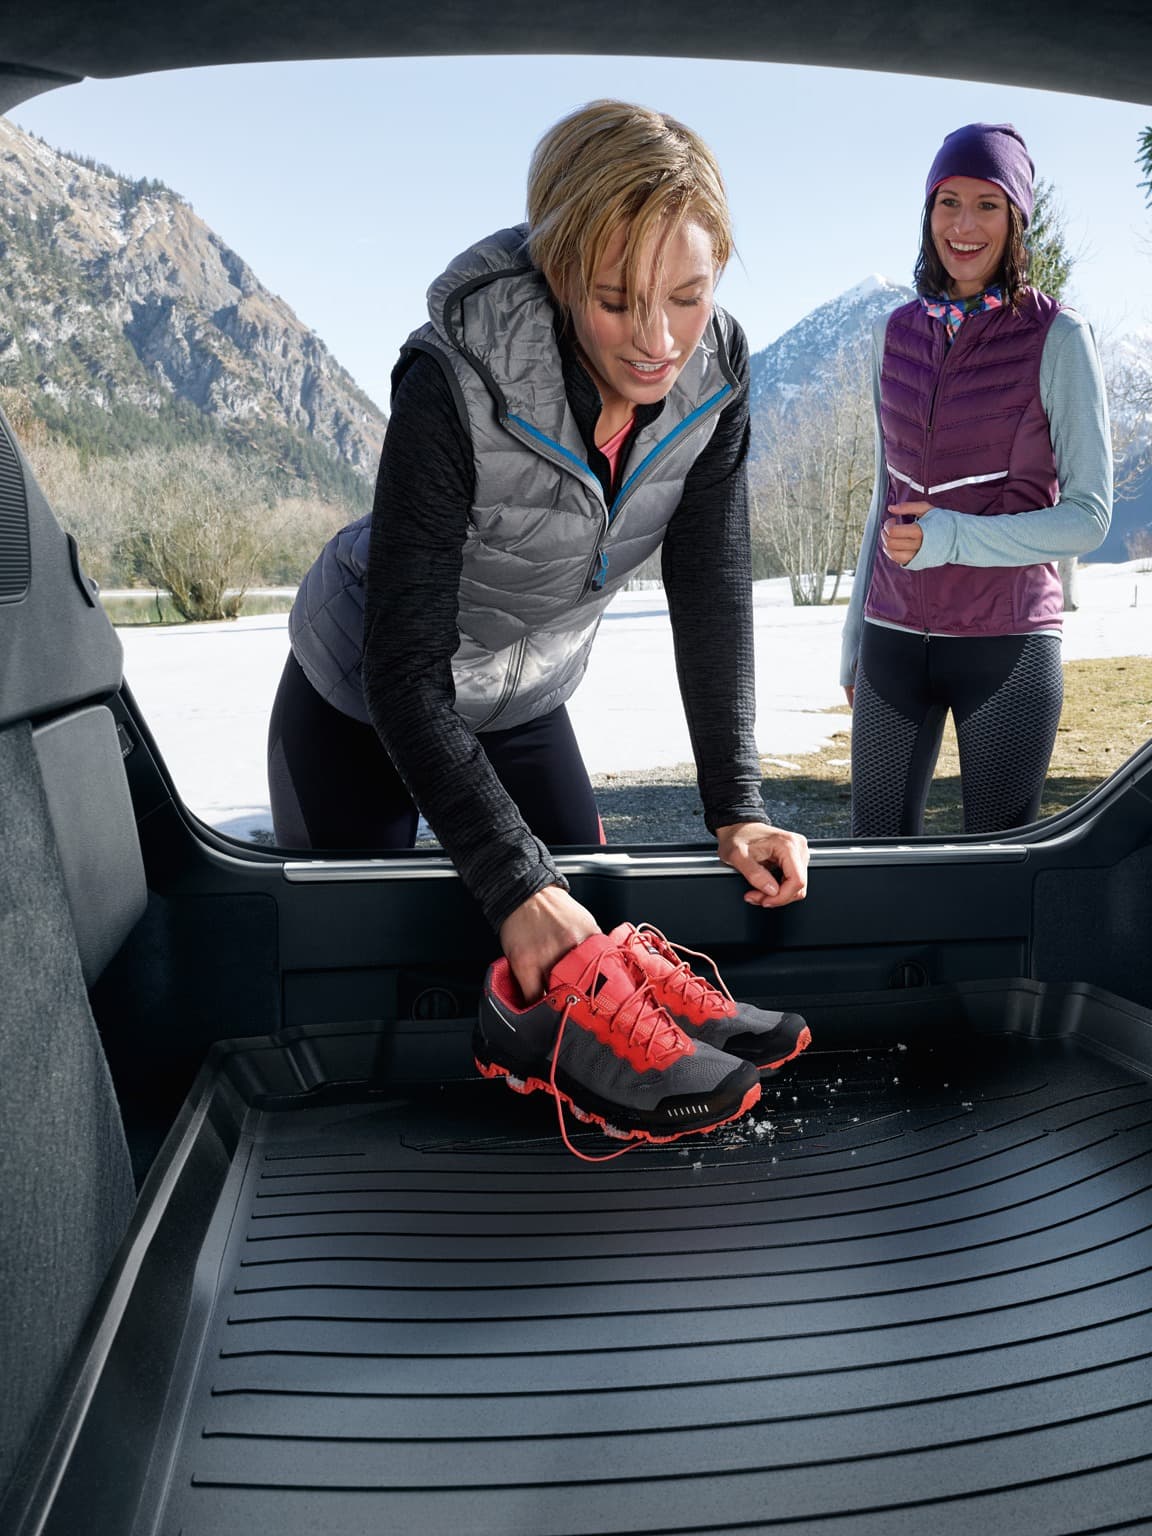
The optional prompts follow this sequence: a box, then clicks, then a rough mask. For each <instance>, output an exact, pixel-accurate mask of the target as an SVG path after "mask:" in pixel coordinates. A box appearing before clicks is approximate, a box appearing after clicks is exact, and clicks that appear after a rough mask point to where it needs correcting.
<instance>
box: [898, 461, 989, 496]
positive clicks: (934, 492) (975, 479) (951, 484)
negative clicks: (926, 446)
mask: <svg viewBox="0 0 1152 1536" xmlns="http://www.w3.org/2000/svg"><path fill="white" fill-rule="evenodd" d="M886 468H887V470H888V473H889V474H890V475H891V476H892V478H893V480H902V481H903V482H904V484H905V485H906V486H908V487H910V489H912V490H914V491H919V492H920V494H921V496H938V495H939V494H940V492H941V491H954V490H956V489H957V487H958V486H961V485H987V484H988V482H989V481H990V480H1007V478H1008V471H1007V470H1006V469H997V470H994V471H993V472H992V473H991V474H990V475H965V476H964V478H963V479H961V480H942V481H941V482H940V484H939V485H928V486H924V485H921V484H920V482H919V481H918V480H913V478H912V476H911V475H904V474H901V472H900V471H899V470H898V469H893V468H892V466H891V464H888V465H887V466H886Z"/></svg>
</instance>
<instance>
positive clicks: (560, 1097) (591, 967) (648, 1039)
mask: <svg viewBox="0 0 1152 1536" xmlns="http://www.w3.org/2000/svg"><path fill="white" fill-rule="evenodd" d="M615 953H616V954H618V955H619V956H620V958H621V959H622V960H623V961H624V962H625V963H626V964H627V966H628V969H629V971H630V972H631V973H632V974H633V976H634V977H638V978H639V979H638V980H637V985H636V990H635V992H633V993H632V995H631V996H630V997H627V998H625V999H624V1001H623V1002H622V1003H621V1004H619V1006H618V1007H617V1008H615V1009H614V1010H613V1011H612V1012H611V1013H609V1012H608V1011H607V1010H606V1009H600V1008H597V1006H596V993H595V991H594V990H593V988H594V987H595V984H596V977H597V975H598V974H599V973H600V971H601V969H602V966H601V960H602V956H600V955H596V956H595V957H594V958H593V959H592V960H591V961H590V962H589V964H588V966H587V967H586V969H585V970H584V971H583V972H582V974H581V976H580V978H579V981H578V982H577V983H576V985H577V986H579V987H580V989H581V991H583V992H584V994H585V996H586V997H587V998H588V1000H589V1002H588V1006H589V1008H590V1009H591V1011H592V1012H593V1013H599V1014H601V1015H602V1017H604V1018H605V1019H606V1020H607V1022H608V1027H609V1028H610V1029H624V1030H627V1032H628V1043H629V1045H630V1046H635V1047H637V1048H639V1049H641V1050H643V1052H644V1055H645V1056H646V1058H647V1059H648V1060H649V1061H651V1062H652V1064H653V1065H654V1066H660V1065H661V1061H662V1060H663V1059H666V1058H667V1057H669V1056H671V1055H679V1054H681V1053H682V1052H683V1049H684V1046H685V1044H686V1043H687V1037H686V1036H685V1034H684V1031H683V1030H682V1029H681V1028H680V1026H679V1025H678V1024H676V1023H675V1022H674V1021H673V1020H672V1019H670V1018H669V1017H668V1015H667V1014H666V1013H665V1011H664V1009H663V1008H662V1007H661V1006H660V1004H659V1003H658V1002H657V1001H656V999H655V998H654V997H653V996H652V990H651V983H650V982H649V981H648V978H647V977H646V976H645V975H644V973H643V970H642V968H641V966H640V964H639V962H638V961H636V960H633V959H632V957H631V956H630V955H629V954H628V953H627V951H626V950H623V949H620V950H617V951H616V952H615ZM579 1001H580V998H579V996H578V995H577V994H576V993H574V992H570V993H569V994H568V996H567V998H566V999H565V1002H564V1011H563V1013H562V1014H561V1015H560V1027H559V1029H557V1031H556V1044H555V1045H554V1046H553V1047H552V1064H551V1069H550V1071H549V1073H548V1082H549V1086H550V1087H551V1089H552V1097H553V1099H554V1100H555V1102H556V1118H557V1122H558V1123H559V1126H560V1138H561V1140H562V1141H563V1143H564V1145H565V1146H566V1147H567V1149H568V1151H569V1152H571V1154H572V1156H573V1157H578V1158H579V1159H580V1161H581V1162H583V1163H610V1162H612V1161H613V1160H614V1159H615V1158H617V1157H623V1156H624V1154H625V1152H632V1151H634V1150H635V1148H636V1147H639V1146H643V1145H644V1142H645V1140H646V1138H645V1137H643V1136H637V1137H634V1139H633V1140H632V1141H630V1142H629V1143H628V1144H627V1146H623V1147H620V1148H618V1149H617V1151H615V1152H604V1153H602V1154H601V1155H600V1156H598V1157H593V1156H590V1155H589V1154H588V1153H587V1152H581V1151H580V1149H579V1148H578V1147H576V1146H574V1145H573V1143H572V1139H571V1137H570V1136H569V1135H568V1127H567V1125H566V1123H565V1120H564V1097H565V1096H564V1094H563V1092H562V1090H561V1089H560V1088H559V1087H558V1086H557V1084H556V1065H557V1062H558V1061H559V1058H560V1045H561V1042H562V1041H563V1039H564V1031H565V1029H566V1028H567V1027H568V1015H569V1014H570V1013H571V1011H572V1009H573V1008H574V1007H575V1005H576V1004H577V1003H578V1002H579Z"/></svg>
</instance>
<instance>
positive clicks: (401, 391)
mask: <svg viewBox="0 0 1152 1536" xmlns="http://www.w3.org/2000/svg"><path fill="white" fill-rule="evenodd" d="M732 331H733V334H732V339H731V343H730V353H731V363H732V367H733V371H734V373H735V374H736V377H737V378H738V379H739V380H740V381H741V383H742V385H743V386H744V387H743V388H741V389H740V390H739V391H738V392H737V393H736V395H735V397H734V398H733V399H732V401H731V402H730V403H729V404H728V405H727V407H726V408H725V409H724V411H723V412H722V413H721V416H720V419H719V421H718V423H717V426H716V430H715V432H714V433H713V435H712V437H711V439H710V440H709V442H708V444H707V446H706V447H705V448H704V450H703V451H702V452H701V454H700V456H699V458H698V459H697V460H696V462H695V464H694V465H693V466H692V468H691V470H690V471H689V473H688V475H687V478H686V480H685V483H684V490H683V494H682V497H681V500H680V504H679V506H678V507H677V509H676V511H675V512H674V513H673V515H672V518H671V520H670V522H669V524H668V530H667V533H666V535H665V538H664V544H663V547H662V552H661V567H662V574H663V578H664V586H665V591H666V593H667V597H668V608H669V614H670V617H671V621H672V633H673V639H674V645H675V653H676V669H677V676H678V679H679V683H680V693H681V697H682V699H683V702H684V712H685V715H686V718H687V721H688V730H689V735H690V737H691V741H692V750H693V754H694V756H695V760H696V769H697V776H698V781H699V785H700V794H701V798H702V800H703V804H704V816H705V824H706V825H707V826H708V828H709V829H710V830H711V831H715V830H716V829H717V828H718V827H722V826H727V825H731V824H732V823H734V822H740V821H766V820H767V817H766V816H765V814H764V806H763V802H762V799H761V795H760V763H759V756H758V753H757V751H756V743H755V734H754V727H755V717H756V698H755V679H754V660H753V643H752V583H751V571H752V564H751V549H750V540H749V529H748V507H747V477H746V467H747V456H748V435H749V424H748V391H747V381H748V346H747V342H746V340H745V338H744V334H743V332H742V331H741V330H740V328H739V327H738V326H735V325H734V326H733V327H732ZM559 345H560V352H561V361H562V365H563V376H564V386H565V391H566V394H567V397H568V401H569V404H570V406H571V408H572V413H573V416H574V418H575V420H576V423H577V425H578V427H579V429H580V432H581V435H582V437H583V439H584V442H585V445H586V447H587V450H588V462H589V465H590V466H591V468H592V469H593V470H594V471H595V472H596V473H597V474H598V475H599V477H600V480H601V482H602V484H603V485H604V491H605V495H606V496H609V495H610V493H611V489H612V488H611V486H610V485H609V468H608V462H607V460H606V459H605V458H604V455H603V454H602V453H600V451H599V449H598V448H597V447H596V445H595V442H594V436H593V434H594V432H595V427H596V422H597V420H598V418H599V415H600V396H599V394H598V392H597V389H596V386H595V384H594V383H593V381H592V379H591V378H590V377H589V375H588V373H587V372H586V371H585V369H584V367H583V366H582V364H581V362H580V360H579V358H578V356H577V355H576V352H575V350H574V348H573V347H572V346H571V345H570V344H569V343H568V342H567V340H566V339H565V338H563V337H561V338H560V339H559ZM398 374H399V382H398V384H397V387H396V390H395V394H394V396H393V401H392V415H391V418H390V420H389V423H388V430H387V434H386V437H385V441H384V450H383V453H382V455H381V459H380V471H379V475H378V477H377V481H376V497H375V502H374V506H373V512H372V539H371V548H370V554H369V563H368V575H367V580H366V588H365V598H366V602H365V615H364V698H365V703H366V705H367V708H368V714H369V718H370V719H371V720H372V723H373V725H374V726H375V727H376V730H377V732H378V733H379V735H380V738H381V740H382V741H383V743H384V746H385V748H386V749H387V751H388V754H389V756H390V757H391V758H392V761H393V762H394V763H395V765H396V768H397V770H398V771H399V773H400V775H401V777H402V778H403V780H404V782H405V784H406V785H407V787H408V790H409V792H410V793H411V795H412V797H413V799H414V800H415V801H416V803H417V804H418V805H419V806H420V809H421V811H422V812H423V814H424V816H425V818H426V819H427V821H428V823H429V825H430V826H431V827H432V829H433V831H434V832H435V833H436V836H437V837H438V838H439V840H440V843H441V844H442V846H443V847H444V849H445V851H446V852H447V853H448V855H449V857H450V858H451V859H452V861H453V863H454V864H455V866H456V868H457V869H458V870H459V872H460V875H461V878H462V879H463V880H464V883H465V885H466V886H467V887H468V889H469V890H470V891H471V892H472V894H473V895H474V896H475V897H476V899H477V900H478V901H479V902H480V905H481V907H482V909H483V911H484V913H485V916H486V917H487V918H488V920H489V921H490V922H491V924H492V926H493V927H494V928H499V926H500V924H501V923H502V922H503V921H504V919H505V918H506V917H508V916H509V915H510V914H511V913H512V912H513V911H514V910H515V908H516V907H518V906H519V905H520V904H521V903H522V902H524V901H526V900H527V899H528V898H529V897H530V896H533V895H534V894H535V893H536V892H537V891H540V890H543V889H544V887H545V886H548V885H553V884H558V885H564V884H565V881H564V879H563V877H562V876H561V875H560V874H559V872H558V871H557V869H556V865H555V863H554V861H553V859H552V857H551V855H550V853H549V851H548V849H547V848H545V846H544V845H543V843H541V842H540V841H539V839H538V838H536V837H534V836H533V834H532V833H531V832H530V831H529V829H528V827H527V826H526V825H525V823H524V821H523V819H522V818H521V816H520V813H519V811H518V810H517V808H516V806H515V804H514V803H513V801H512V799H511V798H510V796H509V795H508V793H507V791H506V790H505V789H504V787H503V785H502V784H501V783H500V781H499V779H498V778H497V777H496V774H495V773H494V771H493V770H492V768H491V766H490V764H489V763H488V760H487V758H486V757H485V755H484V753H483V751H482V749H481V747H480V743H479V740H478V738H477V735H476V733H475V732H474V731H473V730H472V728H471V727H470V726H469V725H468V724H467V723H466V722H465V721H464V720H463V719H461V717H460V716H459V715H458V714H457V713H456V712H455V709H454V707H453V706H454V703H455V689H454V685H453V680H452V668H451V659H452V655H453V653H454V652H455V650H456V647H457V645H458V644H459V640H460V635H459V631H458V629H457V622H456V620H457V603H458V588H459V582H460V573H461V567H462V561H463V549H464V542H465V536H466V532H467V528H468V521H469V515H470V512H471V508H472V502H473V493H474V471H473V457H472V443H471V440H470V438H469V434H468V432H467V430H466V428H465V426H464V424H463V422H462V421H461V419H460V416H459V414H458V412H457V408H456V404H455V401H454V399H453V396H452V391H451V387H450V385H449V383H448V381H447V379H446V378H445V376H444V374H443V372H442V371H441V368H440V366H439V364H438V363H437V362H436V360H435V359H434V358H432V357H430V356H428V355H427V354H425V353H412V354H407V355H406V357H405V358H404V359H403V360H402V364H401V367H400V369H399V370H398ZM662 410H663V402H659V403H657V404H655V405H651V406H639V407H637V410H636V428H635V430H636V431H639V430H640V428H641V427H643V426H644V425H646V424H647V423H648V422H649V421H651V420H653V419H654V418H655V417H657V416H658V415H659V414H660V412H661V411H662ZM626 472H627V466H626V462H622V463H621V464H620V473H621V476H622V475H623V474H625V473H626ZM639 681H640V680H638V685H639Z"/></svg>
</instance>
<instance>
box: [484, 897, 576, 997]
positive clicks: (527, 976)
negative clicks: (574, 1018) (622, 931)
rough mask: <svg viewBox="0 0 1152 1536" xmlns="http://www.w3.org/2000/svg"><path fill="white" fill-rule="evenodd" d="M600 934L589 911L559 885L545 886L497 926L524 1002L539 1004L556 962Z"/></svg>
mask: <svg viewBox="0 0 1152 1536" xmlns="http://www.w3.org/2000/svg"><path fill="white" fill-rule="evenodd" d="M599 932H600V924H599V923H598V922H597V921H596V919H595V918H594V917H593V916H592V914H591V912H589V911H588V910H587V909H586V908H584V907H582V906H581V905H580V903H579V902H578V901H574V900H573V899H572V897H571V896H569V894H568V892H567V891H565V890H563V889H562V888H561V887H560V886H558V885H548V886H545V887H544V889H543V890H542V891H537V892H536V894H535V896H529V898H528V900H527V901H524V902H521V903H520V905H519V906H518V907H517V908H516V909H515V911H513V912H510V913H509V915H508V916H507V917H506V918H505V919H504V921H503V922H502V923H501V924H500V944H501V947H502V948H503V950H504V953H505V955H506V956H507V957H508V964H509V965H510V966H511V967H512V974H513V976H514V977H515V978H516V984H517V986H518V987H519V988H520V994H521V996H522V997H523V999H524V1001H525V1002H526V1003H535V1002H539V1000H540V999H541V998H542V997H543V996H544V993H545V992H546V991H547V989H548V977H549V974H550V973H551V970H552V967H553V966H554V965H555V964H556V962H557V960H559V959H561V958H562V957H563V956H564V955H566V954H567V953H568V951H569V950H570V949H575V948H576V946H577V944H582V943H583V942H584V940H585V939H586V938H588V936H589V935H590V934H593V933H599Z"/></svg>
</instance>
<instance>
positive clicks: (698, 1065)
mask: <svg viewBox="0 0 1152 1536" xmlns="http://www.w3.org/2000/svg"><path fill="white" fill-rule="evenodd" d="M472 1043H473V1049H474V1051H475V1055H476V1065H477V1067H478V1068H479V1069H480V1072H481V1074H482V1075H483V1076H484V1077H503V1078H504V1079H505V1081H506V1082H507V1084H508V1086H509V1087H510V1088H513V1089H515V1090H516V1092H517V1093H534V1092H536V1091H538V1090H539V1091H541V1092H543V1093H550V1094H552V1095H553V1097H554V1098H555V1099H556V1101H557V1104H558V1105H559V1106H561V1109H560V1113H561V1130H562V1132H563V1108H562V1106H563V1105H565V1104H566V1105H568V1107H569V1108H570V1109H571V1111H572V1113H573V1115H575V1117H576V1118H577V1119H578V1120H583V1121H586V1122H587V1121H590V1122H592V1123H593V1124H595V1125H598V1126H599V1127H600V1129H601V1130H603V1131H605V1132H606V1133H607V1134H608V1135H609V1136H616V1137H622V1138H629V1137H631V1138H635V1139H637V1140H640V1141H651V1142H665V1141H676V1140H678V1139H679V1138H680V1137H681V1136H687V1135H691V1134H694V1133H696V1132H700V1131H710V1130H712V1129H713V1128H714V1127H715V1126H718V1125H724V1124H726V1123H727V1122H728V1121H729V1120H736V1119H738V1118H739V1117H740V1116H741V1115H742V1114H743V1113H744V1112H745V1110H747V1109H751V1107H752V1105H753V1104H755V1102H756V1100H757V1099H758V1098H759V1097H760V1083H759V1081H758V1079H757V1076H756V1072H755V1069H754V1068H753V1067H751V1066H750V1065H749V1064H748V1063H747V1062H745V1061H738V1060H736V1058H735V1057H733V1056H729V1055H726V1054H725V1053H724V1052H723V1051H718V1050H714V1049H713V1048H712V1046H710V1045H708V1044H706V1043H705V1042H704V1041H703V1040H699V1039H690V1038H689V1037H688V1036H687V1035H686V1034H685V1033H684V1031H683V1030H682V1029H680V1028H679V1026H678V1025H676V1024H675V1023H673V1021H672V1019H671V1018H669V1016H668V1014H667V1013H665V1011H664V1009H663V1008H661V1007H660V1005H659V1004H658V1003H657V1002H656V999H655V998H654V997H653V995H652V991H651V988H650V987H649V985H648V982H647V979H646V977H645V974H644V972H643V970H642V969H641V968H640V966H639V965H638V964H637V962H636V960H635V959H634V958H633V956H632V955H631V954H630V953H629V952H628V951H625V950H622V949H620V948H619V946H618V945H616V944H615V943H613V941H612V940H611V939H610V938H608V936H607V935H606V934H603V933H594V934H592V935H591V936H590V937H589V938H587V939H585V940H584V942H583V943H582V944H578V945H577V946H576V948H575V949H573V950H570V951H569V952H568V954H566V955H565V956H564V957H563V958H562V959H561V960H559V961H558V962H557V963H556V965H554V966H553V968H552V973H551V975H550V977H549V980H548V991H547V992H546V993H545V995H544V997H543V998H542V999H541V1000H540V1002H538V1003H534V1004H533V1005H532V1006H531V1007H528V1008H526V1007H525V1006H524V1003H523V1000H522V999H521V997H520V993H519V989H518V987H517V985H516V982H515V979H514V977H513V975H512V972H511V969H510V967H509V965H508V962H507V960H503V959H501V960H497V961H496V962H495V964H493V965H492V966H490V967H489V970H488V975H487V977H486V978H485V982H484V996H483V999H482V1000H481V1004H480V1017H479V1021H478V1023H477V1025H476V1030H475V1033H474V1035H473V1041H472ZM565 1141H566V1142H567V1136H566V1135H565ZM568 1144H569V1145H571V1144H570V1143H568ZM572 1150H575V1149H574V1148H573V1149H572Z"/></svg>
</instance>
